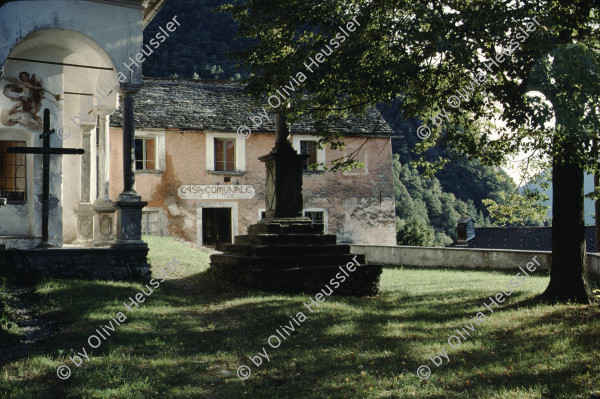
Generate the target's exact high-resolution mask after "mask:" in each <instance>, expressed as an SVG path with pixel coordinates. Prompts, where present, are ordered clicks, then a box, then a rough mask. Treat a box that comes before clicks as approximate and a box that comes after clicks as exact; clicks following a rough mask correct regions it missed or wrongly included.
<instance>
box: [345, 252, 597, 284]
mask: <svg viewBox="0 0 600 399" xmlns="http://www.w3.org/2000/svg"><path fill="white" fill-rule="evenodd" d="M351 250H352V253H357V254H364V255H365V256H366V258H367V262H373V263H383V264H384V265H402V266H423V267H451V268H452V267H455V268H463V269H489V270H512V269H515V268H518V267H519V266H524V265H526V264H527V263H528V262H531V258H533V257H534V256H535V257H536V260H537V261H538V262H539V263H540V266H539V269H541V270H550V264H551V263H552V252H549V251H519V250H506V249H475V248H439V247H435V248H434V247H408V246H400V245H399V246H379V245H352V246H351ZM587 264H588V273H589V274H593V275H595V276H598V277H600V254H595V253H594V254H587Z"/></svg>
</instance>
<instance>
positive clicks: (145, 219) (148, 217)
mask: <svg viewBox="0 0 600 399" xmlns="http://www.w3.org/2000/svg"><path fill="white" fill-rule="evenodd" d="M159 217H160V213H159V212H158V211H142V234H146V235H150V236H159V235H160V229H159Z"/></svg>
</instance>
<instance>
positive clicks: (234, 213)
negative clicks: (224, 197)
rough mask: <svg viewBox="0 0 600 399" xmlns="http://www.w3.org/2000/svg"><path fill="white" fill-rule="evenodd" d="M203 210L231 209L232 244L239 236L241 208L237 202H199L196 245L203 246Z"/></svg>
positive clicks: (197, 207)
mask: <svg viewBox="0 0 600 399" xmlns="http://www.w3.org/2000/svg"><path fill="white" fill-rule="evenodd" d="M202 208H231V242H232V243H233V241H234V239H235V236H237V235H239V233H238V228H239V221H238V215H239V207H238V203H237V202H199V203H197V205H196V244H198V245H204V244H203V242H202V241H203V237H202Z"/></svg>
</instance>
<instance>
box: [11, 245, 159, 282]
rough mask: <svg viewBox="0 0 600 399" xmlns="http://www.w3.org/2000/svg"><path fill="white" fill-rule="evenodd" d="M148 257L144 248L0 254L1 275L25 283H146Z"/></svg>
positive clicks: (66, 249) (16, 251)
mask: <svg viewBox="0 0 600 399" xmlns="http://www.w3.org/2000/svg"><path fill="white" fill-rule="evenodd" d="M147 255H148V249H147V248H123V249H121V248H119V249H116V248H82V249H75V248H52V249H31V250H25V251H22V250H17V249H8V250H0V275H3V276H8V277H13V278H17V279H19V280H24V281H33V280H37V279H39V278H77V279H86V280H91V279H101V280H123V281H145V280H148V279H150V276H151V272H150V265H149V264H148V262H147V260H146V256H147Z"/></svg>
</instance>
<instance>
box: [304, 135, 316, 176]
mask: <svg viewBox="0 0 600 399" xmlns="http://www.w3.org/2000/svg"><path fill="white" fill-rule="evenodd" d="M300 154H303V155H309V157H308V158H307V159H305V160H304V161H302V170H311V169H310V165H313V164H315V163H317V142H316V141H304V140H301V141H300Z"/></svg>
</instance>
